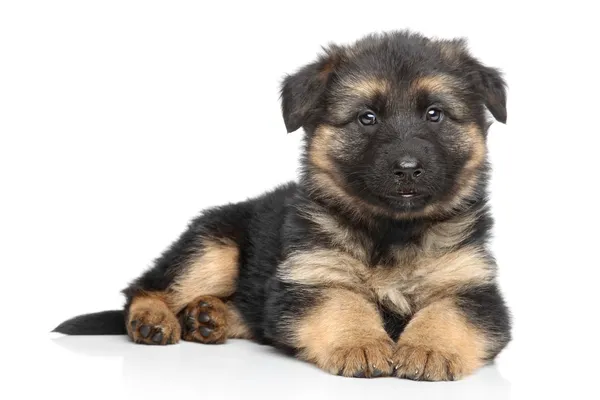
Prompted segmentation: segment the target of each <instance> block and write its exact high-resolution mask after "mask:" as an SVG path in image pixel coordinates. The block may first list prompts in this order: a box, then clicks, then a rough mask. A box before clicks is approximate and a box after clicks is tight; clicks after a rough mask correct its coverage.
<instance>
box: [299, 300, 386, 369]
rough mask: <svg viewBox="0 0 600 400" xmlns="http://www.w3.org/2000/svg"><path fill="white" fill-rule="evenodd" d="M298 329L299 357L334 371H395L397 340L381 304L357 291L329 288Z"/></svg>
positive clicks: (300, 322)
mask: <svg viewBox="0 0 600 400" xmlns="http://www.w3.org/2000/svg"><path fill="white" fill-rule="evenodd" d="M294 332H295V335H294V336H295V337H294V341H295V344H296V347H297V348H298V349H300V354H299V356H300V357H301V358H303V359H305V360H308V361H311V362H314V363H316V364H317V365H318V366H319V367H321V368H322V369H324V370H326V371H329V372H331V373H333V374H337V373H341V374H343V375H345V376H354V375H356V374H360V373H364V374H365V375H366V376H373V375H377V370H378V371H380V372H381V373H383V374H385V375H387V374H389V373H390V372H391V364H390V362H389V361H390V357H391V355H392V345H393V343H391V340H390V338H389V337H388V335H387V333H386V332H385V329H383V322H382V320H381V317H380V315H379V312H378V310H377V307H375V305H374V304H373V303H371V302H369V301H368V300H367V299H366V298H364V297H363V296H361V295H359V294H357V293H354V292H351V291H347V290H343V289H327V290H325V292H324V293H323V298H322V302H321V304H319V305H318V306H316V307H314V308H313V309H311V311H310V314H309V315H308V316H306V317H304V318H303V319H302V320H300V321H298V322H297V326H296V329H295V330H294Z"/></svg>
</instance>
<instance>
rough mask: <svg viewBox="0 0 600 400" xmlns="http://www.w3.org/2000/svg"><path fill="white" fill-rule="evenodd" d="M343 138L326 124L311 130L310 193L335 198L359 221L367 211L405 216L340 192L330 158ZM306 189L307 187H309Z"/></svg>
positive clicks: (366, 216) (341, 183) (340, 188)
mask: <svg viewBox="0 0 600 400" xmlns="http://www.w3.org/2000/svg"><path fill="white" fill-rule="evenodd" d="M342 138H343V135H342V134H341V133H340V132H337V130H336V129H335V128H334V127H332V126H328V125H320V126H319V127H317V128H316V129H315V133H314V137H313V140H312V142H311V146H310V149H309V163H310V164H311V166H312V167H313V170H312V172H311V178H312V183H313V184H314V185H315V188H314V189H315V192H314V194H316V195H319V196H325V197H327V198H330V199H335V200H336V201H338V202H340V203H341V205H343V206H345V207H346V209H348V210H349V211H351V212H352V213H353V214H354V216H355V217H357V218H359V219H365V220H366V219H368V218H369V214H368V213H365V210H366V211H370V212H372V213H375V214H377V215H388V216H397V217H399V218H406V217H408V216H410V215H409V214H398V213H391V212H390V211H389V210H387V209H385V208H383V207H379V206H376V205H374V204H370V203H368V202H366V201H364V200H362V199H361V198H359V197H356V196H353V195H351V194H350V193H348V192H347V191H346V190H345V189H344V183H343V182H342V181H341V178H340V177H339V175H338V172H337V170H336V168H335V164H334V162H333V160H332V158H331V155H332V154H337V153H335V152H336V150H338V153H339V148H336V145H337V144H336V142H337V141H339V140H343V139H342ZM309 189H310V188H309Z"/></svg>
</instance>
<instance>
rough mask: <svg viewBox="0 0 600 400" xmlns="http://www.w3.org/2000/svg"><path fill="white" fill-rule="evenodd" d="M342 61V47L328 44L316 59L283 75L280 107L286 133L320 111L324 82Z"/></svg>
mask: <svg viewBox="0 0 600 400" xmlns="http://www.w3.org/2000/svg"><path fill="white" fill-rule="evenodd" d="M341 62H342V49H341V48H340V47H337V46H331V47H329V48H328V49H325V54H323V55H321V56H320V57H319V58H318V59H317V61H315V62H313V63H312V64H308V65H306V66H304V67H303V68H301V69H300V70H298V71H297V72H296V73H295V74H293V75H288V76H287V77H285V79H284V80H283V83H282V85H281V110H282V112H283V120H284V122H285V127H286V129H287V131H288V133H289V132H293V131H295V130H297V129H299V128H300V127H301V126H303V125H305V124H306V123H307V122H308V121H309V120H310V118H311V116H312V115H314V114H315V113H316V112H317V111H318V110H319V107H320V106H321V105H320V100H321V98H322V96H323V94H324V93H325V89H326V88H327V84H328V83H329V80H330V78H331V76H332V74H333V73H334V71H335V69H336V68H337V67H338V66H339V65H340V63H341Z"/></svg>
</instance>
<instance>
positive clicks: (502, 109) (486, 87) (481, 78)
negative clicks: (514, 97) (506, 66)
mask: <svg viewBox="0 0 600 400" xmlns="http://www.w3.org/2000/svg"><path fill="white" fill-rule="evenodd" d="M463 65H464V67H465V68H466V71H465V72H466V76H467V78H468V79H469V81H470V83H471V85H472V87H473V90H474V91H475V92H476V93H477V94H478V95H479V96H480V97H481V100H482V101H483V104H485V106H486V107H487V109H488V110H489V111H490V112H491V113H492V115H493V116H494V118H496V120H497V121H500V122H502V123H503V124H505V123H506V118H507V112H506V83H505V82H504V79H503V78H502V74H501V73H500V71H498V70H497V69H495V68H491V67H486V66H485V65H483V64H481V63H480V62H479V61H478V60H476V59H475V58H473V57H471V56H467V57H466V59H464V64H463Z"/></svg>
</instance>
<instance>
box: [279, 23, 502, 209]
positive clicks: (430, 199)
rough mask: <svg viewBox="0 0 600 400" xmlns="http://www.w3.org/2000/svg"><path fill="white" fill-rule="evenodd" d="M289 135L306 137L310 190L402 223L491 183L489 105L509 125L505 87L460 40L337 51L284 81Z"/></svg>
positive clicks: (367, 42) (452, 205)
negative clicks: (299, 131)
mask: <svg viewBox="0 0 600 400" xmlns="http://www.w3.org/2000/svg"><path fill="white" fill-rule="evenodd" d="M282 99H283V111H284V118H285V121H286V125H287V127H288V130H290V131H292V130H295V129H297V128H299V127H300V126H304V127H305V130H306V132H307V153H306V165H305V169H306V174H307V175H308V176H307V178H308V182H310V188H311V189H312V190H314V191H315V193H316V194H318V195H321V196H325V197H328V198H329V199H332V200H334V201H336V202H337V203H339V204H340V205H343V206H345V207H347V208H351V209H352V211H354V212H355V213H362V212H364V211H371V212H375V213H377V214H383V215H392V216H394V217H399V218H402V217H414V216H418V215H435V214H443V213H449V212H451V211H452V210H454V209H456V208H458V207H460V205H461V204H463V203H465V202H466V201H468V200H469V199H470V198H473V197H474V196H476V195H477V193H478V188H479V187H480V182H481V180H482V179H485V170H486V168H485V160H486V147H485V134H486V130H487V126H488V123H487V121H486V117H485V111H484V110H485V107H486V106H487V108H488V109H489V110H490V111H491V112H492V114H493V115H494V117H495V118H496V119H498V120H500V121H502V122H505V120H506V108H505V102H506V100H505V91H504V83H503V81H502V79H501V77H500V76H499V74H498V73H497V72H496V71H495V70H493V69H490V68H487V67H484V66H482V65H481V64H479V62H477V61H476V60H475V59H474V58H472V57H471V56H470V55H469V54H468V53H467V51H466V49H465V47H464V44H463V42H461V41H451V42H448V41H442V42H440V41H431V40H428V39H426V38H424V37H422V36H418V35H413V34H408V33H404V32H400V33H392V34H387V35H383V36H370V37H367V38H365V39H363V40H361V41H359V42H357V43H356V44H354V45H353V46H351V47H333V48H331V49H330V50H329V51H328V53H327V54H326V55H325V56H323V57H322V58H321V59H320V60H318V61H317V62H316V63H313V64H311V65H309V66H306V67H305V68H304V69H302V70H300V71H299V72H298V73H297V74H295V75H292V76H290V77H288V78H287V79H286V81H285V82H284V86H283V89H282Z"/></svg>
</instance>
